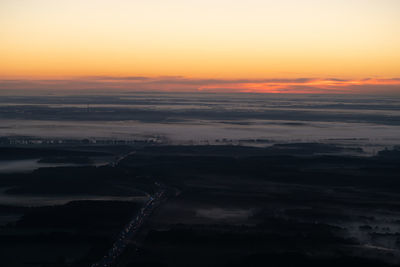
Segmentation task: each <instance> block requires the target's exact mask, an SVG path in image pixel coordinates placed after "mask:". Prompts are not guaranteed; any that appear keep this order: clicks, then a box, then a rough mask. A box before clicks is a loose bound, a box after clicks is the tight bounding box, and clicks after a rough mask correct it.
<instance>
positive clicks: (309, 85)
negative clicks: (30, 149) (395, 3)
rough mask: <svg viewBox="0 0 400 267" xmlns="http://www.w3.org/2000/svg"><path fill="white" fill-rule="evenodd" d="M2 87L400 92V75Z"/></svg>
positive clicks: (14, 86) (21, 82)
mask: <svg viewBox="0 0 400 267" xmlns="http://www.w3.org/2000/svg"><path fill="white" fill-rule="evenodd" d="M0 90H31V91H34V90H103V91H104V90H106V91H107V90H120V91H167V92H169V91H173V92H199V91H200V92H249V93H340V94H345V93H361V94H362V93H400V78H390V79H376V78H365V79H359V80H350V79H340V78H328V79H323V78H296V79H194V78H189V77H183V76H161V77H144V76H123V77H121V76H90V77H79V78H69V79H0Z"/></svg>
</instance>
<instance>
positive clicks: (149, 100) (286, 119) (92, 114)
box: [0, 93, 400, 146]
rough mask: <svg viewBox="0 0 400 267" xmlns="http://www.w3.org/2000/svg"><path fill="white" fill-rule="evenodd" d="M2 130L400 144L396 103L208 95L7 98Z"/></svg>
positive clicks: (198, 140)
mask: <svg viewBox="0 0 400 267" xmlns="http://www.w3.org/2000/svg"><path fill="white" fill-rule="evenodd" d="M0 122H1V126H0V135H1V136H3V137H18V136H19V137H21V136H30V137H40V138H58V139H60V138H65V139H68V138H71V139H83V138H93V139H118V140H135V139H136V140H146V139H149V138H156V139H158V140H159V141H161V142H164V143H169V144H182V143H187V144H188V143H194V144H202V143H203V144H204V143H212V144H215V143H218V142H222V141H223V140H224V142H226V141H227V140H229V141H230V142H233V143H239V142H246V141H251V142H253V143H254V141H255V140H259V141H260V140H263V141H264V143H265V142H266V141H269V142H271V143H276V142H294V141H297V142H310V141H323V142H333V143H335V142H336V143H348V144H357V145H364V146H368V145H372V146H374V145H375V146H376V145H378V146H390V145H394V144H396V143H399V141H400V99H399V98H393V97H390V96H377V95H373V96H371V95H369V96H361V95H290V94H288V95H286V94H285V95H282V94H279V95H276V94H210V93H119V94H113V93H110V94H107V95H76V94H75V95H73V94H72V95H71V93H70V94H65V95H63V94H59V93H58V94H57V93H54V94H51V95H36V96H10V95H8V96H2V97H1V99H0ZM258 145H260V142H259V144H258Z"/></svg>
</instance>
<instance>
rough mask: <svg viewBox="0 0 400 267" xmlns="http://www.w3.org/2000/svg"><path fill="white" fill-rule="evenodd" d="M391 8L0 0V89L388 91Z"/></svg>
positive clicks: (396, 67)
mask: <svg viewBox="0 0 400 267" xmlns="http://www.w3.org/2000/svg"><path fill="white" fill-rule="evenodd" d="M399 13H400V2H399V1H397V0H371V1H363V0H347V1H346V0H337V1H327V0H320V1H316V0H305V1H297V0H283V1H265V0H264V1H259V0H250V1H226V0H219V1H208V0H206V1H180V0H173V1H158V0H149V1H125V0H116V1H106V0H97V1H95V0H87V1H80V0H69V1H64V0H60V1H50V0H21V1H11V0H2V1H0V26H1V30H0V43H1V44H0V47H1V49H0V59H1V60H0V89H1V90H6V89H8V90H14V89H30V88H29V85H33V86H32V88H39V85H43V88H42V89H50V88H49V87H51V88H52V89H58V88H61V89H92V88H96V87H97V88H98V87H101V88H105V89H124V90H135V91H140V90H157V91H224V92H225V91H226V92H231V91H233V92H259V93H260V92H268V93H317V92H318V93H326V92H327V93H364V92H365V93H380V92H385V93H398V92H400V80H399V77H400V49H399V47H400V16H399ZM96 77H97V78H96ZM104 77H111V78H112V79H105V78H104ZM127 77H144V78H145V79H138V80H134V79H129V78H128V79H126V78H127ZM160 77H161V78H160ZM49 85H51V86H49ZM100 85H101V86H100ZM68 86H70V87H68Z"/></svg>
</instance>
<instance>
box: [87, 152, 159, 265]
mask: <svg viewBox="0 0 400 267" xmlns="http://www.w3.org/2000/svg"><path fill="white" fill-rule="evenodd" d="M134 153H135V151H131V152H129V153H128V154H125V155H122V156H120V157H118V158H116V159H115V160H113V161H111V162H110V163H108V166H110V167H117V165H118V163H119V162H121V160H123V159H125V158H126V157H128V156H130V155H132V154H134ZM155 185H156V186H157V188H158V190H157V191H156V193H154V194H153V195H150V197H149V200H147V201H146V202H145V203H144V205H143V206H142V208H141V209H140V210H139V212H138V213H137V214H135V215H134V216H133V218H132V219H131V220H130V221H129V223H128V224H127V225H125V227H124V228H123V229H122V231H121V232H120V234H119V235H118V238H117V240H116V241H115V242H114V244H113V246H112V247H111V249H110V250H108V252H107V254H106V255H104V257H103V258H102V259H101V260H99V261H98V262H96V263H94V264H92V265H91V266H92V267H109V266H112V265H113V264H114V263H115V261H116V259H117V258H118V257H119V256H120V255H121V254H122V252H123V251H124V250H125V248H126V246H127V244H128V243H129V242H130V241H131V240H132V239H133V238H134V237H135V235H136V234H137V232H138V231H139V229H140V227H141V226H142V225H143V223H144V221H145V220H146V218H147V217H148V216H150V214H151V213H152V212H153V210H154V209H155V208H156V207H158V206H159V205H160V204H161V203H162V202H163V201H164V200H166V198H167V194H166V193H167V187H166V186H164V185H163V184H161V183H158V182H155Z"/></svg>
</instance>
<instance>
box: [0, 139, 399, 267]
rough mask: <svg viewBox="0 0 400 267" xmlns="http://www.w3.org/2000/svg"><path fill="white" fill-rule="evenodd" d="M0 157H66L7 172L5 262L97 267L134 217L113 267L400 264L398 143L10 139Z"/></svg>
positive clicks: (0, 212) (1, 249) (1, 236)
mask: <svg viewBox="0 0 400 267" xmlns="http://www.w3.org/2000/svg"><path fill="white" fill-rule="evenodd" d="M0 159H1V160H2V161H3V162H5V160H8V161H18V160H27V159H38V160H39V161H40V162H42V163H47V164H50V163H54V164H60V163H62V164H64V165H62V166H60V165H55V166H53V167H49V166H46V168H39V169H34V170H30V171H25V172H18V171H17V170H16V171H11V173H10V172H3V173H0V189H1V194H0V225H1V228H0V258H1V261H2V262H1V264H0V265H1V266H60V267H61V266H62V267H65V266H91V264H94V263H96V262H99V260H101V259H102V258H103V257H104V256H105V255H106V254H107V253H109V250H110V248H112V246H113V244H115V242H116V240H117V239H118V238H120V236H121V231H122V230H123V229H126V227H127V224H128V225H129V223H130V222H132V218H136V219H137V220H141V223H140V224H137V230H135V233H134V234H132V235H131V233H130V235H129V238H128V237H127V238H124V239H123V242H124V244H126V245H124V249H123V250H121V253H118V254H116V255H118V257H115V259H112V261H111V262H110V265H111V266H121V267H122V266H125V267H127V266H174V267H175V266H400V265H399V264H400V176H399V173H400V150H399V149H397V148H395V149H393V150H384V151H381V152H379V153H378V154H377V155H375V156H367V155H363V152H362V150H361V149H354V148H352V149H348V148H343V147H339V146H334V145H329V144H315V143H309V144H307V143H302V144H283V145H274V146H271V147H267V148H253V147H242V146H160V145H153V146H143V145H140V146H137V145H134V144H132V145H129V146H128V145H124V146H115V145H107V146H106V145H104V146H99V145H97V146H96V145H86V146H84V145H79V146H78V145H77V146H70V147H68V146H66V145H63V146H59V145H47V146H32V145H30V146H18V147H16V146H10V145H8V146H5V147H1V148H0ZM100 161H103V162H105V163H103V164H96V162H100ZM0 163H1V161H0ZM39 166H40V164H39ZM160 188H161V189H162V190H160ZM160 191H161V192H162V193H163V196H162V198H161V197H158V195H157V194H159V192H160ZM152 199H156V200H157V201H158V202H157V205H155V206H154V208H152V209H148V210H147V211H146V213H149V214H147V215H146V216H145V217H144V216H143V217H141V216H140V214H141V212H142V211H143V207H144V206H145V205H148V204H146V203H150V202H149V200H152ZM142 220H143V221H142ZM134 226H135V227H136V225H134ZM132 227H133V226H132Z"/></svg>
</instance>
